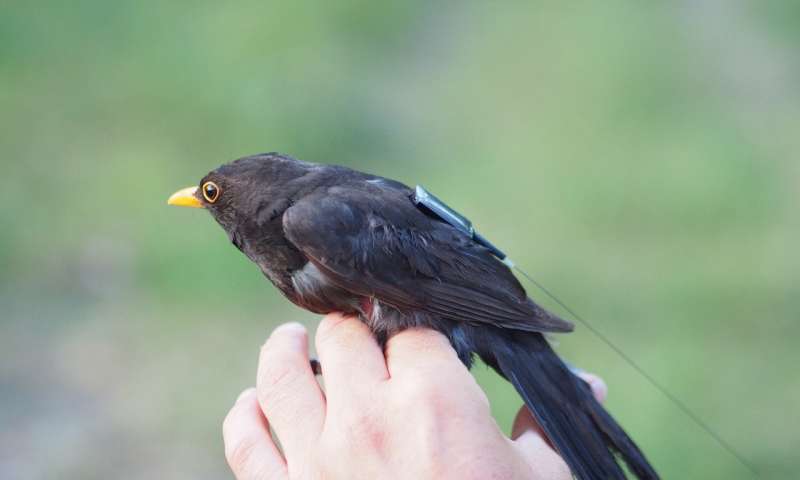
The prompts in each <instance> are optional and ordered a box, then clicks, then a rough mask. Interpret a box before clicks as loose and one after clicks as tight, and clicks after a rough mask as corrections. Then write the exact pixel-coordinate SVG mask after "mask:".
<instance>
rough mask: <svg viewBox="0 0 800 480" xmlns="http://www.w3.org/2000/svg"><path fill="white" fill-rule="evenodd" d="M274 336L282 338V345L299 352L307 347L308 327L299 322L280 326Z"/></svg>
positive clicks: (273, 333)
mask: <svg viewBox="0 0 800 480" xmlns="http://www.w3.org/2000/svg"><path fill="white" fill-rule="evenodd" d="M272 336H273V337H275V336H280V337H281V338H280V342H281V343H284V345H288V346H289V347H291V348H294V349H297V350H300V349H302V348H305V346H306V345H305V343H306V327H304V326H303V325H302V324H300V323H297V322H289V323H284V324H283V325H279V326H278V327H277V328H276V329H275V330H274V331H273V332H272Z"/></svg>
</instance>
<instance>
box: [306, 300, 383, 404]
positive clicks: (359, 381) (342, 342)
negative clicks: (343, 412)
mask: <svg viewBox="0 0 800 480" xmlns="http://www.w3.org/2000/svg"><path fill="white" fill-rule="evenodd" d="M315 340H316V346H317V354H318V355H319V362H320V364H321V365H322V377H323V378H324V379H325V391H326V395H327V397H328V403H329V404H331V405H335V404H336V403H337V402H339V401H346V400H345V399H346V398H349V397H350V394H351V393H352V392H353V391H354V390H363V389H372V388H374V387H375V385H377V384H378V383H380V382H381V381H384V380H386V379H387V378H389V373H388V372H387V370H386V360H385V359H384V358H383V351H382V350H381V347H380V345H378V342H377V341H376V340H375V337H374V336H373V335H372V332H371V331H370V330H369V328H368V327H367V326H366V325H365V324H364V323H363V322H361V320H359V319H358V318H356V317H352V316H345V315H342V314H339V313H333V314H330V315H327V316H325V317H324V318H323V319H322V321H321V322H320V324H319V327H317V335H316V339H315Z"/></svg>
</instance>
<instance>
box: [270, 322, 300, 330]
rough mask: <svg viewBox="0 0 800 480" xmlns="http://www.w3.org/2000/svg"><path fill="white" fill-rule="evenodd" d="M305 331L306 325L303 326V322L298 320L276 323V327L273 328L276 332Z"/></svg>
mask: <svg viewBox="0 0 800 480" xmlns="http://www.w3.org/2000/svg"><path fill="white" fill-rule="evenodd" d="M305 331H306V327H304V326H303V324H301V323H298V322H289V323H284V324H282V325H278V327H277V328H276V329H275V331H274V333H278V332H280V333H284V332H285V333H298V332H299V333H305Z"/></svg>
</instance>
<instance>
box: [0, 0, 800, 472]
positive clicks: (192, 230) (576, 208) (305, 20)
mask: <svg viewBox="0 0 800 480" xmlns="http://www.w3.org/2000/svg"><path fill="white" fill-rule="evenodd" d="M798 42H800V9H799V8H798V3H797V2H793V1H791V0H764V1H758V2H747V1H744V0H731V1H724V2H723V1H713V0H698V1H683V2H663V3H653V2H635V1H631V0H610V1H607V2H556V1H534V2H516V1H511V2H502V3H499V2H498V3H491V4H489V3H487V2H478V1H465V2H454V1H450V2H435V3H431V2H422V1H407V2H391V3H390V2H367V1H344V2H308V1H298V2H264V1H245V2H237V3H236V4H235V5H231V4H228V3H227V2H212V1H199V2H156V1H151V0H145V1H139V2H101V1H88V0H79V1H74V2H54V1H50V2H17V1H10V2H3V4H2V5H0V106H2V109H1V110H0V112H2V113H0V122H1V125H2V127H1V128H0V148H1V150H0V151H2V157H0V158H1V159H0V161H2V172H3V174H2V177H1V178H2V188H0V477H2V478H8V479H17V478H24V479H28V478H31V479H38V478H61V479H71V478H75V479H78V478H80V479H94V478H97V479H100V478H120V479H139V478H153V477H155V478H175V479H182V478H186V479H189V478H192V479H203V478H209V479H210V478H220V477H223V478H224V477H226V476H228V475H229V474H228V473H227V469H226V467H225V464H224V460H223V455H222V446H221V434H220V423H221V420H222V418H223V416H224V414H225V412H226V411H227V409H228V408H229V406H230V404H231V403H232V402H233V400H234V398H235V397H236V395H237V394H238V392H239V391H240V390H241V389H242V388H244V387H245V386H247V385H249V384H251V383H253V376H254V370H255V360H256V355H257V352H258V347H259V345H260V344H261V342H262V341H263V339H264V338H265V337H266V336H267V334H268V333H269V331H270V330H271V329H272V328H273V327H274V326H275V325H276V324H278V323H280V322H284V321H289V320H298V321H301V322H304V323H305V324H307V325H309V326H310V327H312V328H313V326H314V325H315V323H316V322H317V320H318V319H317V317H316V316H314V315H311V314H308V313H306V312H303V311H300V310H298V309H296V308H294V307H292V306H290V305H289V304H288V303H287V302H285V301H284V300H283V299H282V298H280V297H279V295H278V293H277V291H276V290H274V289H273V288H272V287H271V286H270V285H269V284H268V283H267V282H266V281H265V279H263V278H262V277H261V275H260V274H259V273H258V271H257V269H256V268H255V267H254V266H253V265H251V264H250V263H249V262H248V261H247V260H246V259H245V258H244V256H242V255H241V254H239V253H238V252H237V251H236V250H235V249H234V248H232V247H231V246H230V245H229V244H228V242H227V240H226V238H225V235H224V233H223V232H222V231H221V230H220V229H219V227H218V226H217V225H215V224H214V222H213V221H212V220H211V219H210V218H208V216H207V215H206V214H205V213H204V212H201V211H191V212H189V211H186V210H181V209H172V208H167V207H166V205H165V199H166V197H167V196H168V195H169V194H170V193H172V192H173V191H174V190H175V189H177V188H178V187H183V186H186V185H190V184H193V183H195V182H196V181H197V180H198V179H199V178H200V177H202V176H203V174H205V173H206V172H207V171H208V170H210V169H212V168H214V167H215V166H217V165H218V164H220V163H223V162H225V161H228V160H231V159H233V158H236V157H239V156H243V155H247V154H252V153H256V152H263V151H272V150H277V151H281V152H285V153H289V154H292V155H294V156H296V157H299V158H302V159H305V160H310V161H318V162H327V163H338V164H344V165H347V166H350V167H354V168H358V169H363V170H367V171H370V172H373V173H378V174H381V175H384V176H389V177H394V178H397V179H398V180H401V181H404V182H406V183H408V184H412V185H413V184H416V183H423V184H424V185H426V187H428V188H429V189H430V190H431V191H433V192H435V193H436V194H437V195H438V196H440V197H441V198H444V199H446V200H447V201H448V203H450V204H451V205H453V206H455V207H457V208H458V209H459V210H461V211H463V212H465V213H467V214H469V216H470V217H471V219H472V220H473V221H474V222H475V224H476V225H477V226H478V227H479V228H480V230H481V231H483V232H484V233H486V234H488V236H489V237H490V238H491V239H493V240H494V241H495V243H497V244H498V245H500V246H501V247H504V248H505V249H506V250H507V251H509V252H513V255H512V256H513V257H515V258H516V260H517V262H518V263H519V264H521V265H523V266H524V267H526V268H527V269H528V270H529V271H530V272H531V273H533V274H534V276H536V277H537V278H538V279H539V280H540V281H542V282H543V283H544V284H546V285H547V286H548V287H549V288H550V289H551V290H553V291H555V292H557V294H558V295H559V296H561V297H562V298H563V299H564V300H565V301H567V303H568V304H570V305H571V306H572V307H573V308H574V309H575V310H577V311H578V312H580V313H582V314H583V315H584V316H586V317H588V318H590V319H591V321H592V322H593V324H594V325H596V326H597V327H598V328H600V329H601V330H602V331H603V332H605V333H606V334H607V335H608V336H610V337H611V338H613V339H614V340H615V341H616V343H617V344H618V345H619V346H620V347H621V348H622V349H623V350H625V351H626V352H627V353H628V354H629V355H631V356H632V357H634V358H636V359H638V361H639V362H640V363H641V365H642V366H643V367H644V368H645V369H646V370H647V371H648V372H650V373H651V374H652V375H654V376H655V377H656V378H658V379H659V380H660V381H661V382H662V383H664V384H665V385H666V386H667V387H668V388H669V389H670V390H671V391H672V392H673V393H674V394H675V395H677V396H678V397H680V398H681V399H683V400H684V401H685V402H686V403H687V404H688V405H690V406H691V408H692V409H694V410H695V411H696V412H697V413H698V414H699V415H700V416H701V417H702V418H704V419H705V420H706V421H707V422H708V423H709V424H710V425H711V426H713V428H714V429H716V430H717V431H718V432H719V433H720V434H721V435H722V436H724V437H725V438H727V439H729V440H730V442H731V443H732V444H733V445H735V447H736V448H737V449H738V450H740V451H741V452H742V453H743V455H744V456H745V457H746V458H747V459H748V460H749V461H750V462H752V463H753V464H754V465H755V466H756V467H757V468H758V470H759V471H760V473H761V478H794V477H796V476H797V474H796V470H797V467H798V463H800V462H798V460H797V451H796V448H797V445H798V444H799V443H800V433H799V432H798V427H800V418H799V416H798V411H797V405H798V402H800V381H799V380H798V370H797V368H798V367H797V366H798V363H799V362H798V359H800V353H798V348H797V345H798V334H800V327H798V314H800V274H798V272H799V271H800V270H799V268H798V267H800V255H798V254H797V245H798V244H800V229H799V228H798V227H800V219H798V215H797V205H798V200H800V163H798V158H797V152H798V151H800V148H799V147H800V94H799V93H798V85H800V55H798V53H799V52H798ZM530 292H531V294H532V295H533V296H534V298H537V299H540V300H542V303H544V304H546V305H548V306H550V307H553V305H552V304H551V303H548V302H546V301H544V299H542V298H541V294H539V293H538V292H536V291H535V290H533V289H531V290H530ZM558 349H559V351H560V352H561V353H562V354H563V355H564V356H565V357H566V358H568V359H569V360H570V361H572V362H573V363H575V364H577V365H580V366H582V367H583V368H586V369H590V370H593V371H596V372H599V373H600V374H601V375H603V376H604V377H605V379H606V380H607V382H608V383H609V385H610V390H611V392H610V397H609V401H608V408H609V409H610V410H611V411H612V412H613V414H614V415H615V416H616V417H617V418H618V419H620V421H621V422H622V424H623V425H625V427H626V428H627V430H628V431H629V432H631V433H632V435H633V436H634V437H635V438H636V439H637V440H638V442H639V444H640V445H641V446H642V448H643V449H644V450H645V451H646V452H647V453H648V454H649V456H650V458H651V459H652V461H653V462H654V464H655V465H656V467H657V468H658V469H659V470H660V471H661V472H662V474H663V476H664V477H665V478H726V479H737V478H742V479H746V478H751V477H750V475H749V474H748V473H747V471H746V470H744V469H743V468H742V467H741V466H740V465H738V464H737V463H736V461H735V460H734V459H733V458H732V457H731V456H729V455H728V454H726V453H725V452H724V451H723V450H722V449H721V448H720V447H719V446H718V445H716V444H715V443H714V441H713V440H711V439H710V438H709V437H708V436H707V435H705V434H704V433H703V432H702V431H700V430H699V429H698V428H697V427H696V426H695V425H693V424H692V423H691V422H690V421H689V420H688V419H687V418H686V417H685V416H684V415H682V414H681V413H680V412H679V411H678V410H677V409H676V408H675V407H674V406H673V405H671V404H670V403H669V402H668V401H667V400H666V399H665V398H664V397H663V396H662V395H660V394H659V393H658V392H656V391H655V390H654V389H653V388H652V387H650V386H648V384H647V383H646V382H645V381H644V380H643V379H642V378H641V377H640V376H638V375H637V374H636V373H635V372H634V371H633V370H632V369H631V368H630V367H628V366H626V365H625V364H624V363H623V362H622V361H621V359H620V358H619V357H618V356H616V355H615V354H613V353H612V352H610V351H609V349H608V348H607V347H605V346H604V345H603V344H602V343H600V342H599V341H598V340H597V339H596V338H594V337H593V336H592V335H590V334H589V333H588V332H587V331H586V329H585V328H581V327H580V326H579V328H578V329H577V331H576V332H575V333H574V334H572V335H569V336H563V337H559V346H558ZM475 373H476V375H477V377H478V378H479V380H480V381H481V383H482V385H483V386H484V387H485V388H486V390H487V392H488V394H489V397H490V399H491V401H492V404H493V409H494V411H495V412H496V416H497V418H498V421H499V422H500V423H501V425H502V426H503V427H504V428H508V427H509V425H510V422H511V418H512V415H513V413H514V412H515V411H516V409H517V408H518V407H519V404H520V400H519V398H518V397H517V396H516V394H515V393H514V392H513V390H512V389H511V388H510V387H509V386H508V385H506V384H505V383H504V382H503V381H502V380H500V379H498V378H497V377H496V376H495V375H493V374H491V373H490V372H488V371H486V370H485V368H481V367H479V368H477V369H476V371H475Z"/></svg>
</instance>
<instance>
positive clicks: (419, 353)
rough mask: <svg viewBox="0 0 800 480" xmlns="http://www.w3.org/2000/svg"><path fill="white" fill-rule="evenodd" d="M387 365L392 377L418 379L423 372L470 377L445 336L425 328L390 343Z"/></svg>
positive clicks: (416, 329)
mask: <svg viewBox="0 0 800 480" xmlns="http://www.w3.org/2000/svg"><path fill="white" fill-rule="evenodd" d="M386 364H387V366H388V368H389V373H390V374H391V376H392V377H395V376H404V375H418V374H419V373H420V372H421V371H424V372H431V371H433V372H435V373H436V374H438V375H447V376H448V378H452V377H450V376H451V375H452V376H455V377H456V378H458V377H459V376H461V377H466V376H469V372H468V371H467V369H466V367H464V365H463V364H462V363H461V361H460V360H459V359H458V355H456V352H455V350H453V347H452V346H451V345H450V341H449V340H448V339H447V337H445V336H444V335H442V334H441V333H439V332H437V331H435V330H431V329H426V328H425V329H424V328H412V329H408V330H404V331H402V332H400V333H398V334H396V335H394V336H392V338H390V339H389V341H388V342H387V343H386Z"/></svg>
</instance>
